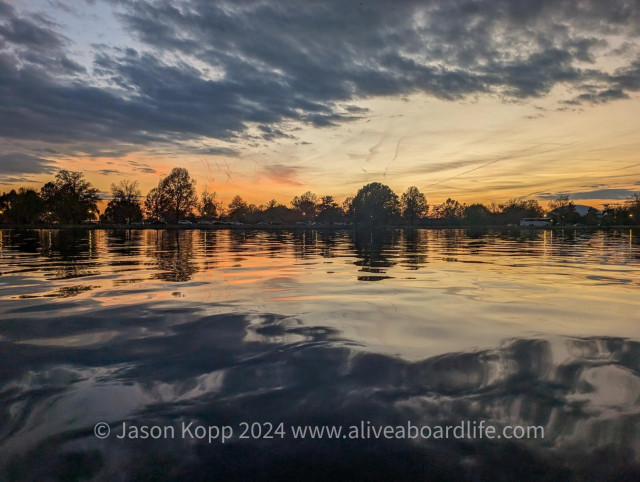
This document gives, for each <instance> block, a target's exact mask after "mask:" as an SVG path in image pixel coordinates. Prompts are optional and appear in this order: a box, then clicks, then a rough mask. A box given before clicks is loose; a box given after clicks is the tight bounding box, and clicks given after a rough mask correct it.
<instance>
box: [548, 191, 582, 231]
mask: <svg viewBox="0 0 640 482" xmlns="http://www.w3.org/2000/svg"><path fill="white" fill-rule="evenodd" d="M549 208H550V209H551V213H550V214H551V215H552V216H554V217H555V218H556V219H557V220H558V222H559V223H560V224H561V225H562V224H564V223H565V222H567V221H573V220H575V219H576V218H577V217H579V216H578V213H577V212H576V208H575V205H574V204H573V201H571V200H570V199H569V195H568V194H560V195H559V196H558V197H557V198H555V199H554V200H553V201H551V202H550V203H549Z"/></svg>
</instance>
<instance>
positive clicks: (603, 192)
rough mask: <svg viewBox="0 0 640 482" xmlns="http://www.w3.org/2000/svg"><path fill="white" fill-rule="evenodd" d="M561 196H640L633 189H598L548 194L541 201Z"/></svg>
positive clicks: (591, 197)
mask: <svg viewBox="0 0 640 482" xmlns="http://www.w3.org/2000/svg"><path fill="white" fill-rule="evenodd" d="M560 194H569V197H570V198H571V199H628V198H630V197H631V196H633V195H635V194H640V192H638V191H633V190H631V189H596V190H593V191H581V192H573V193H556V194H551V193H549V194H546V195H542V196H540V198H541V199H547V200H551V199H555V198H557V197H558V196H559V195H560Z"/></svg>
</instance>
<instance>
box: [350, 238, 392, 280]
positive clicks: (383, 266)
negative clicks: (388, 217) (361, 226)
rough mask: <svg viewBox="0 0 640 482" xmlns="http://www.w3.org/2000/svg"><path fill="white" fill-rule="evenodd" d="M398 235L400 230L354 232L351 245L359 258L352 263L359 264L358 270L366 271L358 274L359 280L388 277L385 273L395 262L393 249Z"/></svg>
mask: <svg viewBox="0 0 640 482" xmlns="http://www.w3.org/2000/svg"><path fill="white" fill-rule="evenodd" d="M400 235H401V232H400V231H388V230H376V229H371V230H359V231H356V232H355V234H354V238H353V245H354V249H355V252H356V256H357V257H358V258H359V259H358V261H356V262H355V263H354V264H355V265H356V266H360V269H359V271H360V272H363V273H366V274H363V275H358V280H359V281H381V280H383V279H386V278H389V276H385V273H386V272H387V269H388V268H390V267H392V266H394V265H395V264H396V261H395V260H394V259H395V253H393V250H394V249H395V248H396V247H397V245H398V238H399V237H400ZM369 273H370V274H369Z"/></svg>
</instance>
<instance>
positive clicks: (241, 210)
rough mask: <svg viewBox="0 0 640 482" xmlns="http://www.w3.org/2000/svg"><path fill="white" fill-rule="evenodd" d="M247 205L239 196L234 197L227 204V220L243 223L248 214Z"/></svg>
mask: <svg viewBox="0 0 640 482" xmlns="http://www.w3.org/2000/svg"><path fill="white" fill-rule="evenodd" d="M249 212H250V209H249V205H248V204H247V203H246V202H244V200H243V199H242V198H241V197H240V196H235V197H234V198H233V199H232V200H231V202H230V203H229V214H228V216H229V219H231V220H233V221H242V222H244V221H245V218H246V217H247V215H248V214H249Z"/></svg>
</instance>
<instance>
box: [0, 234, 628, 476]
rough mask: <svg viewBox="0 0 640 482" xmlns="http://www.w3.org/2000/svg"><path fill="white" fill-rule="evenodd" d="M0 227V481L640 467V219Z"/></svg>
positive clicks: (607, 471)
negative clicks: (601, 223) (530, 431)
mask: <svg viewBox="0 0 640 482" xmlns="http://www.w3.org/2000/svg"><path fill="white" fill-rule="evenodd" d="M1 234H2V237H1V240H2V244H0V273H1V274H0V480H92V479H93V480H214V479H216V478H219V479H221V480H227V479H238V480H261V479H267V480H273V479H275V480H327V479H330V478H332V479H335V480H361V479H364V480H415V479H418V480H440V479H447V480H513V479H520V480H637V479H638V477H640V342H639V341H638V340H640V327H639V326H638V319H639V316H638V315H639V314H640V309H639V308H640V297H639V296H638V295H639V294H640V276H639V275H640V244H639V240H638V234H637V233H633V232H629V231H619V232H607V233H605V232H598V233H588V234H576V233H571V232H566V233H550V232H531V233H519V234H517V235H511V234H505V233H500V232H487V233H472V232H465V231H416V232H411V233H406V232H402V231H397V232H385V233H380V234H374V233H356V234H353V233H317V232H306V233H293V232H282V233H264V232H263V233H251V232H242V233H234V232H230V231H219V232H215V233H210V232H209V233H206V232H198V231H188V232H162V231H159V232H148V231H147V232H116V231H112V232H106V231H95V232H64V231H61V232H55V231H54V232H50V231H42V232H38V231H34V232H7V231H5V232H2V233H1ZM462 421H470V422H475V423H476V424H477V423H479V422H480V421H484V422H485V423H487V424H491V425H492V426H495V427H497V428H498V429H501V428H502V427H504V426H507V425H511V426H515V425H521V426H537V427H543V428H544V438H535V439H534V438H530V439H526V438H523V439H520V440H513V439H512V440H505V439H497V438H496V439H492V440H489V439H487V438H476V439H471V438H468V437H466V438H455V437H453V436H450V437H449V438H434V437H431V438H428V439H427V438H422V437H417V438H407V437H404V438H390V439H385V438H384V437H380V438H375V437H369V438H362V437H360V438H350V437H348V436H347V437H346V438H345V437H342V436H341V437H338V438H329V437H327V436H325V437H323V438H319V439H311V438H310V437H307V438H305V439H299V438H298V439H296V438H294V436H293V434H292V432H291V427H292V426H306V425H309V426H341V427H344V428H345V429H346V428H347V427H350V426H358V427H362V426H363V425H362V424H363V423H364V424H365V425H364V426H365V427H366V426H367V425H371V426H374V427H376V426H386V425H390V426H393V427H399V426H407V424H412V425H414V426H431V427H435V426H445V425H451V426H455V425H459V424H460V423H461V422H462ZM98 422H106V423H107V424H108V425H109V426H110V427H111V433H110V435H109V436H108V437H107V438H104V439H100V438H98V437H96V435H95V433H94V427H95V425H96V424H97V423H98ZM123 422H124V423H125V426H129V427H131V426H134V425H135V426H138V427H140V426H143V425H145V426H148V427H151V426H157V427H173V428H174V434H173V435H174V436H173V438H171V437H161V438H158V439H151V438H147V439H141V438H138V439H134V438H125V439H119V438H118V437H119V436H122V429H121V427H122V424H123ZM254 422H257V423H258V426H256V427H254V426H253V425H251V424H253V423H254ZM189 423H192V425H191V427H197V426H202V427H222V426H227V427H232V428H233V430H234V434H233V436H232V437H231V438H230V439H228V440H225V443H222V442H221V440H220V438H216V439H214V440H212V441H211V442H210V441H209V440H208V439H207V438H206V437H205V438H204V439H202V440H200V439H198V438H197V437H195V438H193V437H190V436H189V432H187V433H186V434H183V433H182V431H181V428H182V427H184V426H185V424H186V425H188V424H189ZM243 423H247V424H250V425H249V427H250V428H253V433H251V430H249V431H248V432H249V433H245V435H247V437H246V438H241V434H242V432H243V428H245V427H246V426H244V425H242V424H243ZM269 423H270V424H273V427H274V428H277V427H278V426H279V424H281V423H282V424H283V432H282V436H280V434H275V433H273V434H270V435H272V436H273V437H274V438H266V437H265V436H266V435H267V433H266V427H268V425H267V424H269ZM166 430H167V429H165V433H168V434H169V435H171V434H170V433H169V432H166ZM346 433H348V432H346ZM183 435H186V436H183ZM194 435H196V434H194Z"/></svg>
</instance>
